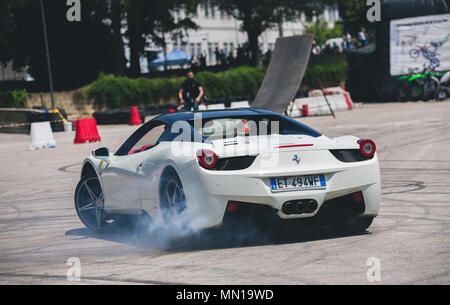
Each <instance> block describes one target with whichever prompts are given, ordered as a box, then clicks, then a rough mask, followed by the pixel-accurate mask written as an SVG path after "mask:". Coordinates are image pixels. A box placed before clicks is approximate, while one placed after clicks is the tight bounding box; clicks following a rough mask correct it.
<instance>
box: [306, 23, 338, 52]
mask: <svg viewBox="0 0 450 305" xmlns="http://www.w3.org/2000/svg"><path fill="white" fill-rule="evenodd" d="M343 28H344V27H343V26H342V24H335V25H334V27H332V28H330V27H329V26H328V23H327V22H325V21H323V22H318V23H317V22H316V23H313V24H311V25H306V26H305V33H310V34H314V40H315V41H316V42H317V45H319V46H321V45H323V44H324V43H325V41H327V40H328V39H331V38H336V37H342V36H343V35H344V29H343Z"/></svg>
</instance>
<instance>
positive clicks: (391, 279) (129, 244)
mask: <svg viewBox="0 0 450 305" xmlns="http://www.w3.org/2000/svg"><path fill="white" fill-rule="evenodd" d="M300 121H302V122H303V123H306V124H307V125H309V126H311V127H313V128H315V129H317V130H319V131H320V132H322V133H324V134H325V135H327V136H330V137H334V136H341V135H348V134H351V135H355V136H358V137H361V138H370V139H373V140H374V141H375V142H376V144H377V151H378V157H379V159H380V167H381V180H382V200H381V209H380V214H379V216H378V217H377V218H376V219H375V220H374V222H373V224H372V226H371V227H370V228H369V229H368V230H367V232H365V233H363V234H357V235H346V236H335V235H327V234H312V235H308V236H304V235H302V234H299V237H298V238H290V239H288V240H266V239H264V238H256V239H255V240H251V239H250V240H249V239H246V240H239V241H230V240H229V239H228V237H227V236H222V235H219V238H217V236H216V237H212V236H211V234H213V233H208V234H203V235H202V234H200V235H198V236H194V237H189V238H187V239H186V240H184V242H182V243H181V246H180V244H177V245H174V243H173V242H171V241H167V240H164V239H163V238H162V237H161V236H158V233H152V234H143V233H139V234H136V233H135V232H133V231H127V230H125V231H124V232H121V233H113V234H100V235H99V234H94V233H92V232H90V231H88V230H87V229H85V228H84V226H83V225H82V223H81V222H80V221H79V219H78V217H77V215H76V212H75V210H74V204H73V194H74V190H75V186H76V184H77V181H78V179H79V173H80V170H81V162H82V160H83V158H84V157H85V156H88V155H89V154H90V152H91V150H92V149H94V148H95V147H98V146H100V145H101V146H108V147H110V148H111V150H114V149H116V148H118V146H119V145H120V144H121V143H122V142H123V141H124V140H125V139H126V138H127V137H128V136H129V135H130V134H131V132H133V131H134V130H135V129H136V128H137V127H133V126H125V125H120V126H99V132H100V135H101V137H102V142H101V143H88V144H79V145H74V144H73V139H74V136H75V135H74V133H73V132H69V133H65V132H58V133H55V134H54V136H55V139H56V148H55V149H45V150H39V151H30V150H29V149H28V143H29V136H28V135H21V134H19V135H17V134H0V158H1V160H2V162H1V166H0V209H1V212H0V284H76V283H79V284H378V283H380V284H450V264H449V262H450V101H445V102H429V103H423V102H417V103H385V104H365V105H364V106H363V107H361V108H356V109H354V110H352V111H348V112H339V113H337V118H336V119H333V118H332V117H331V116H326V117H308V118H302V119H300ZM69 258H76V259H78V260H79V262H80V266H81V269H80V271H81V273H80V275H81V282H72V281H69V280H68V279H67V277H66V275H67V272H68V271H69V273H70V268H71V266H69V265H68V264H67V261H68V259H69ZM374 262H375V263H376V266H377V267H378V266H379V269H378V270H379V272H378V271H377V273H376V275H377V276H378V277H377V278H374V277H371V276H369V277H368V271H371V270H372V269H371V268H372V267H374V266H375V265H372V264H373V263H374ZM374 274H375V273H372V272H369V275H374ZM369 279H371V280H373V279H376V280H379V281H369Z"/></svg>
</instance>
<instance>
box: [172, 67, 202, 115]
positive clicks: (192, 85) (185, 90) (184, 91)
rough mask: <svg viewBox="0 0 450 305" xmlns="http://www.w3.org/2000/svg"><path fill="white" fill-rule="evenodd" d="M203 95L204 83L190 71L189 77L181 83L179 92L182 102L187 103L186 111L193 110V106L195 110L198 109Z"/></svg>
mask: <svg viewBox="0 0 450 305" xmlns="http://www.w3.org/2000/svg"><path fill="white" fill-rule="evenodd" d="M202 96H203V88H202V85H201V84H200V83H199V82H198V81H196V80H195V79H194V73H193V72H192V71H189V72H188V74H187V79H186V80H185V81H184V82H183V83H182V84H181V89H180V91H179V92H178V98H179V99H180V103H181V104H184V105H185V110H186V111H191V108H192V106H193V107H194V111H197V110H198V105H199V103H200V99H201V98H202Z"/></svg>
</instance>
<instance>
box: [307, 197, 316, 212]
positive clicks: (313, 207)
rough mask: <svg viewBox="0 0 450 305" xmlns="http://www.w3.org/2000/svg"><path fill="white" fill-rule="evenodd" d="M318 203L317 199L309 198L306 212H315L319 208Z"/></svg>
mask: <svg viewBox="0 0 450 305" xmlns="http://www.w3.org/2000/svg"><path fill="white" fill-rule="evenodd" d="M317 207H318V204H317V201H315V200H309V201H308V203H307V204H306V213H314V212H315V211H316V210H317Z"/></svg>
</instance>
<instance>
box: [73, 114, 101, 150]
mask: <svg viewBox="0 0 450 305" xmlns="http://www.w3.org/2000/svg"><path fill="white" fill-rule="evenodd" d="M76 125H77V127H76V133H75V140H74V141H73V143H74V144H81V143H86V142H87V141H89V142H91V143H92V142H97V141H99V142H100V141H101V138H100V135H99V134H98V129H97V121H96V120H95V119H94V118H89V119H79V120H77V124H76Z"/></svg>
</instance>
